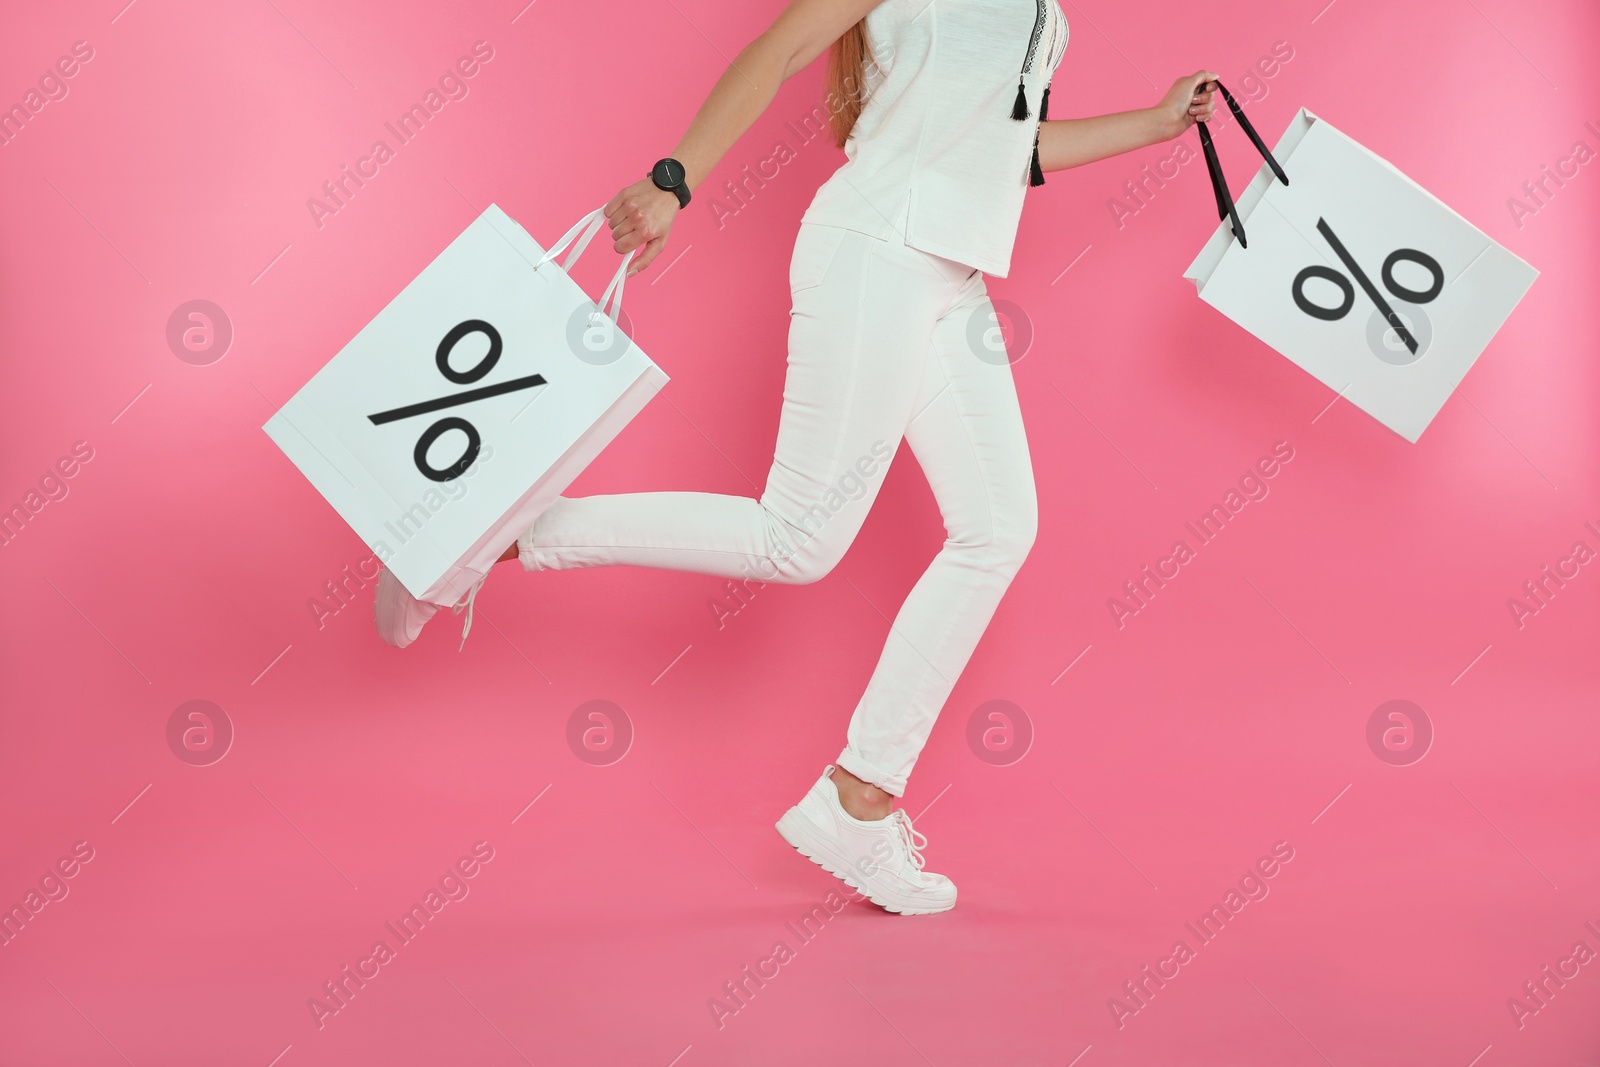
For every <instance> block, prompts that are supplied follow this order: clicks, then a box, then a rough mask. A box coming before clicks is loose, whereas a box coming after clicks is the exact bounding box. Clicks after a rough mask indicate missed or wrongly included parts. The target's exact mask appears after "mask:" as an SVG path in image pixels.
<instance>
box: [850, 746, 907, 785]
mask: <svg viewBox="0 0 1600 1067" xmlns="http://www.w3.org/2000/svg"><path fill="white" fill-rule="evenodd" d="M834 762H835V764H836V765H837V766H839V767H842V768H844V769H845V770H847V771H849V772H850V773H851V774H853V775H855V776H856V777H857V778H859V779H861V780H862V781H863V782H871V783H872V784H873V785H875V786H877V787H878V788H879V789H881V790H883V791H884V792H885V793H888V794H889V795H890V796H896V797H903V796H905V795H906V780H905V779H904V778H897V777H895V776H894V775H892V774H888V773H885V772H884V771H882V770H880V769H879V768H877V767H875V766H873V765H872V764H871V763H869V762H867V761H866V760H865V759H863V758H862V757H861V756H859V755H857V754H856V753H855V752H852V751H851V750H850V749H848V748H846V749H845V750H844V751H843V752H841V753H839V758H838V759H837V760H835V761H834Z"/></svg>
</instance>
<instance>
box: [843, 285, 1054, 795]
mask: <svg viewBox="0 0 1600 1067" xmlns="http://www.w3.org/2000/svg"><path fill="white" fill-rule="evenodd" d="M992 316H993V308H992V305H991V304H990V303H989V298H988V295H987V293H986V291H985V287H984V283H983V276H982V275H981V274H974V275H973V277H972V278H971V279H970V281H969V283H968V285H967V286H966V287H965V290H964V292H963V293H962V294H961V296H960V298H959V299H958V300H957V301H956V303H955V305H954V306H953V307H952V308H951V309H950V310H949V311H948V312H947V313H946V314H945V315H944V316H943V317H942V318H941V319H940V320H939V323H938V325H937V326H936V327H935V329H934V335H933V341H932V344H931V345H930V346H929V351H928V355H927V359H928V366H927V371H926V373H925V374H924V375H923V378H922V389H921V391H920V393H919V395H918V398H917V403H916V407H915V411H914V414H913V416H912V418H911V420H910V422H909V424H908V425H907V427H906V441H907V443H908V444H910V446H911V450H912V452H913V453H914V454H915V455H916V457H917V462H918V463H919V464H920V465H921V467H922V470H923V473H924V474H925V475H926V476H927V478H928V484H929V485H930V486H931V487H932V489H933V494H934V498H935V499H936V500H937V501H938V504H939V511H940V513H941V515H942V516H943V518H944V524H945V530H946V533H947V535H948V536H947V538H946V540H945V543H944V547H943V548H942V549H941V550H940V552H939V554H938V555H937V556H935V557H934V560H933V562H932V564H930V565H929V567H928V569H927V571H926V572H924V573H923V575H922V577H921V578H920V579H918V581H917V584H916V585H915V586H914V587H913V588H912V590H911V593H910V595H909V596H907V597H906V600H905V603H904V604H902V605H901V607H900V611H899V613H898V614H897V615H896V617H895V620H894V624H893V625H892V627H891V628H890V632H889V638H888V642H887V644H886V645H885V646H884V649H883V654H882V656H881V657H880V658H879V660H878V666H877V669H876V670H875V671H874V672H873V675H872V680H871V681H870V682H869V683H868V684H867V689H866V692H865V694H863V696H862V698H861V702H860V703H859V704H858V705H857V706H856V710H855V714H854V716H853V717H852V718H851V720H850V731H849V742H848V744H847V746H846V748H845V750H844V752H843V753H842V754H841V755H840V757H839V761H838V762H839V766H841V767H843V768H844V769H846V770H848V771H850V772H852V773H853V774H855V775H856V776H857V777H859V778H861V779H863V780H865V781H869V782H872V783H874V784H875V785H877V786H879V787H881V788H883V789H885V790H887V791H888V792H890V793H892V794H894V795H895V796H899V795H901V794H902V793H903V792H904V791H905V784H906V778H907V777H908V776H909V775H910V773H911V769H912V767H913V766H915V764H916V761H917V756H918V755H919V754H920V753H921V751H922V746H923V745H924V744H925V743H926V742H927V739H928V734H929V733H930V732H931V731H932V729H933V724H934V720H935V719H937V718H938V715H939V710H940V709H941V708H942V707H943V706H944V703H945V700H946V698H947V697H948V696H949V695H950V690H951V688H952V687H953V686H954V685H955V681H956V678H957V677H959V676H960V674H961V671H962V669H963V668H965V667H966V664H967V660H968V659H969V658H970V657H971V655H972V652H973V650H974V648H975V647H976V646H977V643H978V639H979V638H980V637H981V636H982V635H983V632H984V629H985V628H986V627H987V626H988V624H989V619H990V618H991V617H992V616H993V615H994V611H995V608H996V607H997V606H998V605H999V603H1000V598H1001V596H1002V595H1003V594H1004V593H1005V591H1006V589H1007V587H1008V586H1009V585H1010V584H1011V579H1012V578H1013V577H1014V576H1015V575H1016V573H1017V569H1018V568H1019V567H1021V565H1022V561H1023V559H1024V558H1025V557H1026V556H1027V554H1028V550H1029V548H1031V547H1032V545H1033V540H1034V534H1035V531H1036V529H1037V525H1038V506H1037V500H1036V498H1035V494H1034V481H1033V466H1032V463H1031V461H1030V458H1029V454H1028V440H1027V436H1026V434H1025V433H1024V430H1023V425H1022V412H1021V409H1020V407H1019V406H1018V403H1017V392H1016V387H1015V385H1014V383H1013V381H1012V376H1011V367H1010V365H1009V364H1008V363H999V364H996V363H993V362H989V361H987V360H985V359H980V358H979V357H978V356H977V355H976V354H975V352H974V349H973V345H972V343H971V341H970V340H969V337H970V335H971V330H972V329H973V326H972V324H973V320H974V317H976V318H977V322H978V327H977V328H980V329H987V328H990V324H991V323H992V321H993V318H992ZM985 351H986V352H987V351H988V349H985Z"/></svg>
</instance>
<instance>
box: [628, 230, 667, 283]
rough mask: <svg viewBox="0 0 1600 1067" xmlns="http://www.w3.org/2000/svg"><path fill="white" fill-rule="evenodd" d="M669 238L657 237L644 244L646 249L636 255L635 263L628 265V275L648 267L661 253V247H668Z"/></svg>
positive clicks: (630, 275) (631, 275)
mask: <svg viewBox="0 0 1600 1067" xmlns="http://www.w3.org/2000/svg"><path fill="white" fill-rule="evenodd" d="M666 244H667V239H666V238H665V237H657V238H655V239H654V240H652V241H650V242H648V243H647V244H646V245H645V246H644V250H643V251H641V252H640V253H639V254H638V255H637V256H635V257H634V259H633V263H632V264H631V265H630V266H629V267H628V277H630V278H631V277H633V276H634V275H635V274H638V273H639V272H640V271H642V270H644V269H645V268H646V267H648V266H649V265H650V263H651V261H652V260H654V259H655V258H656V257H657V256H659V255H660V254H661V249H662V248H664V247H666Z"/></svg>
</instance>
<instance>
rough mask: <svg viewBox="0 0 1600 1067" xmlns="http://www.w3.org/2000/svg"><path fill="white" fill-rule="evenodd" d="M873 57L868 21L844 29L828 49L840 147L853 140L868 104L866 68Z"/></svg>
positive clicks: (832, 121)
mask: <svg viewBox="0 0 1600 1067" xmlns="http://www.w3.org/2000/svg"><path fill="white" fill-rule="evenodd" d="M871 59H872V49H871V47H870V46H869V45H868V44H867V24H866V21H865V20H863V21H861V22H857V23H856V24H855V25H854V26H851V27H850V28H849V29H848V30H846V31H844V35H843V36H841V37H840V38H839V39H838V40H837V41H835V42H833V47H832V49H830V50H829V52H828V78H827V86H828V98H827V99H828V126H829V128H830V129H831V130H832V131H833V140H834V143H835V144H836V145H838V146H839V147H840V148H843V147H844V143H845V141H847V140H849V139H850V131H851V130H852V129H854V128H855V125H856V119H858V118H860V117H861V108H862V106H863V105H864V104H865V103H866V70H867V63H868V62H870V61H871Z"/></svg>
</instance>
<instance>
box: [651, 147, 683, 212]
mask: <svg viewBox="0 0 1600 1067" xmlns="http://www.w3.org/2000/svg"><path fill="white" fill-rule="evenodd" d="M686 177H687V175H685V174H684V171H683V164H682V163H679V162H678V161H677V160H676V159H673V158H672V157H671V156H668V157H667V158H666V159H662V160H657V161H656V165H655V166H653V167H651V168H650V180H651V181H653V182H655V183H656V188H657V189H665V190H666V191H667V192H669V193H672V194H673V195H674V196H676V197H677V198H678V207H680V208H685V207H688V206H689V187H688V185H686V184H684V179H685V178H686Z"/></svg>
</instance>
